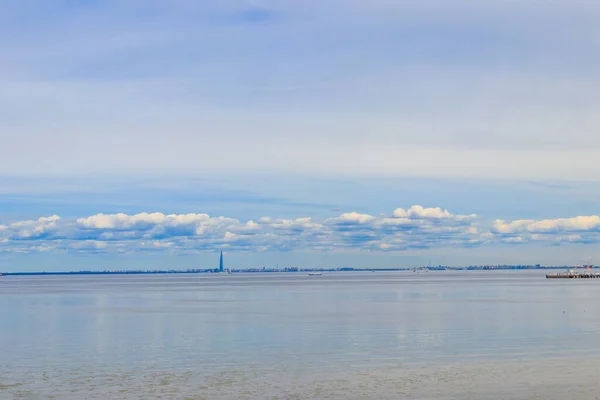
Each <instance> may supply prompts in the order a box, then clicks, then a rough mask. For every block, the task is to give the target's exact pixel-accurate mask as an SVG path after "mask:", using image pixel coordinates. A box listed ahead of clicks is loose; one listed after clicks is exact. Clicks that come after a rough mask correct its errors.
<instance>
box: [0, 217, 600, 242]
mask: <svg viewBox="0 0 600 400" xmlns="http://www.w3.org/2000/svg"><path fill="white" fill-rule="evenodd" d="M598 242H600V217H598V216H595V215H591V216H578V217H573V218H557V219H541V220H534V219H522V220H514V221H504V220H499V219H498V220H494V221H491V222H490V223H489V224H488V223H486V222H484V221H483V220H482V218H481V217H478V216H476V215H475V214H453V213H451V212H450V211H448V210H445V209H442V208H439V207H432V208H426V207H422V206H419V205H415V206H412V207H410V208H407V209H403V208H397V209H395V210H394V211H393V212H392V213H391V215H380V216H374V215H370V214H365V213H358V212H347V213H343V214H341V215H339V216H337V217H332V218H326V219H323V220H316V219H314V218H311V217H300V218H295V219H281V218H273V217H262V218H258V219H252V220H247V221H241V220H239V219H236V218H228V217H223V216H219V217H212V216H210V215H208V214H204V213H198V214H196V213H188V214H164V213H160V212H153V213H139V214H124V213H118V214H95V215H91V216H87V217H82V218H71V219H70V218H65V219H61V218H60V217H58V216H56V215H53V216H50V217H42V218H39V219H37V220H24V221H17V222H13V223H10V224H5V225H0V251H3V252H6V251H12V252H20V253H27V252H40V251H50V250H55V251H65V252H69V251H74V252H90V253H104V252H114V253H134V252H145V251H169V252H174V253H185V252H197V251H203V250H216V249H228V250H231V251H248V252H263V251H291V250H299V251H349V250H358V251H405V250H411V249H430V248H439V247H459V248H460V247H462V248H468V247H478V246H483V245H511V244H527V243H540V244H546V245H552V246H555V245H561V244H569V243H580V244H585V243H598Z"/></svg>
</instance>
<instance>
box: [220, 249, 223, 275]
mask: <svg viewBox="0 0 600 400" xmlns="http://www.w3.org/2000/svg"><path fill="white" fill-rule="evenodd" d="M219 272H223V250H221V257H220V258H219Z"/></svg>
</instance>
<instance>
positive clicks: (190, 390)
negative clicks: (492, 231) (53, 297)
mask: <svg viewBox="0 0 600 400" xmlns="http://www.w3.org/2000/svg"><path fill="white" fill-rule="evenodd" d="M599 375H600V359H598V358H596V357H587V358H585V357H577V358H568V357H562V358H556V359H543V360H535V361H518V360H515V361H502V362H494V363H477V362H470V363H468V364H464V363H463V364H457V365H449V364H446V365H438V366H410V367H404V366H390V367H385V368H376V369H354V370H350V371H349V372H345V373H342V372H336V373H323V374H314V373H311V372H307V371H301V370H292V369H289V370H286V369H285V368H284V369H280V370H278V371H273V370H271V371H268V370H264V369H255V368H252V367H251V366H248V367H245V368H239V369H231V370H226V371H222V372H220V373H216V374H213V375H200V374H199V373H198V372H197V371H168V372H167V371H161V370H160V368H159V367H158V366H155V367H148V368H146V369H144V370H138V371H110V370H108V369H104V370H102V371H99V370H96V371H92V370H90V369H88V368H79V369H77V370H73V369H54V370H52V371H39V372H36V373H29V374H25V375H23V374H20V375H18V376H17V375H16V374H14V373H12V372H11V371H10V370H9V369H0V399H140V398H144V399H189V400H192V399H420V400H426V399H478V400H485V399H540V400H541V399H557V400H558V399H561V400H563V399H600V385H599V384H598V379H597V377H598V376H599Z"/></svg>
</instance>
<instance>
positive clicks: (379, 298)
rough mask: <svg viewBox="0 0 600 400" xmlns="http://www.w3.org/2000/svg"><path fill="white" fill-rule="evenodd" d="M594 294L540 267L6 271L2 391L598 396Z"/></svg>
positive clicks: (44, 394) (591, 287)
mask: <svg viewBox="0 0 600 400" xmlns="http://www.w3.org/2000/svg"><path fill="white" fill-rule="evenodd" d="M598 304H600V281H595V280H590V281H587V280H578V281H572V280H546V279H545V278H544V272H543V271H465V272H442V271H440V272H433V271H432V272H428V273H421V274H416V273H412V272H389V273H387V272H386V273H383V272H381V273H380V272H375V273H371V272H368V273H359V272H350V273H343V272H336V273H325V274H324V275H322V276H308V275H306V274H303V273H287V274H274V273H266V274H234V275H216V274H192V275H141V276H140V275H137V276H131V275H129V276H114V275H112V276H111V275H105V276H70V277H64V276H55V277H52V276H44V277H2V278H0V324H1V325H0V344H1V346H0V398H1V399H4V398H6V399H12V398H22V399H29V398H31V399H40V398H41V399H46V398H59V399H81V398H99V399H106V398H111V399H112V398H115V399H137V398H164V399H171V398H172V399H184V398H189V399H202V398H206V399H215V398H227V399H229V398H240V399H263V398H273V399H277V398H281V399H288V398H289V399H294V398H298V399H307V398H315V399H321V398H331V399H338V398H339V399H352V398H356V399H362V398H378V399H384V398H390V399H391V398H406V399H413V398H414V399H427V398H436V399H437V398H448V399H450V398H461V399H470V398H472V399H507V398H515V399H521V398H523V399H529V398H540V399H542V398H543V399H551V398H556V399H559V398H560V399H564V398H585V399H588V398H592V399H593V398H595V397H594V396H595V394H594V393H595V392H596V391H597V390H598V389H600V387H599V385H598V384H597V383H596V382H597V380H596V377H597V376H598V373H599V372H600V371H599V369H600V362H599V361H600V344H599V343H600V342H599V341H598V339H599V333H600V313H599V312H598V311H597V310H598V307H597V305H598ZM536 396H537V397H536ZM574 396H576V397H574Z"/></svg>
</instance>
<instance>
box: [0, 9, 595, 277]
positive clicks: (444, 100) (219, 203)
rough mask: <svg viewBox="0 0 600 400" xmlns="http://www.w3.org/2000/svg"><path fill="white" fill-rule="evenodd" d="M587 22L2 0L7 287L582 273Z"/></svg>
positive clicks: (580, 14) (589, 199)
mask: <svg viewBox="0 0 600 400" xmlns="http://www.w3.org/2000/svg"><path fill="white" fill-rule="evenodd" d="M599 14H600V6H598V5H595V4H594V3H592V2H587V1H586V2H584V1H569V2H566V1H557V2H549V3H546V4H542V3H540V2H521V3H508V2H504V1H495V0H490V1H486V2H475V1H469V0H452V1H436V0H431V1H390V0H373V1H370V2H364V1H354V0H346V1H341V0H330V1H324V2H319V3H318V4H317V3H314V2H300V1H296V0H289V1H285V2H282V1H235V0H232V1H229V2H217V1H210V0H209V1H189V0H188V1H184V0H178V1H170V2H166V1H153V0H147V1H136V0H131V1H27V0H24V1H19V2H13V1H2V0H0V44H1V45H2V48H3V52H2V54H0V84H1V85H2V90H1V91H0V140H1V143H2V146H0V270H32V269H36V270H39V269H80V268H84V267H86V266H88V267H90V268H106V267H115V268H123V267H128V266H135V267H143V266H146V265H148V266H151V265H155V264H160V265H162V264H169V265H175V266H177V265H182V266H188V265H206V264H211V263H213V261H214V260H213V259H214V258H215V256H214V254H215V252H216V251H217V249H218V248H224V249H225V250H226V253H227V254H228V259H229V260H231V262H232V263H233V264H235V266H255V265H262V264H269V265H270V264H277V263H278V264H294V263H299V264H303V265H311V264H319V265H329V264H335V265H351V264H352V265H354V264H357V265H369V266H371V265H372V266H392V265H403V266H404V265H412V264H418V263H421V264H423V263H427V262H428V261H429V260H430V259H431V260H432V262H434V263H447V264H462V263H505V262H536V263H537V262H539V263H550V264H556V263H558V264H563V263H581V262H583V261H585V259H586V258H587V257H588V256H592V257H594V256H597V253H598V252H597V250H596V249H595V247H596V243H597V242H598V239H600V236H598V233H597V232H598V231H599V229H600V223H599V222H598V221H596V218H597V217H594V216H595V215H596V214H598V209H597V208H598V207H597V205H596V202H595V199H596V198H598V194H600V193H599V192H600V184H599V183H598V182H599V178H600V177H599V176H598V174H599V173H598V171H599V169H598V168H597V162H598V161H597V154H598V149H599V147H600V135H598V134H597V132H598V127H599V126H600V120H599V117H598V115H600V113H598V112H597V111H598V105H599V104H600V94H599V93H600V91H599V90H598V89H599V86H600V85H599V84H598V82H599V80H598V74H599V72H598V71H597V68H595V66H596V65H598V61H599V60H598V58H599V57H600V56H599V55H598V52H597V51H595V49H596V48H597V44H598V41H599V40H600V28H598V27H597V20H598V17H599V16H600V15H599ZM413 206H421V207H422V208H419V207H417V208H412V210H413V211H412V212H411V211H410V210H411V207H413ZM437 208H439V210H437ZM397 209H402V210H404V212H405V213H406V215H404V214H402V212H396V213H394V210H397ZM415 210H416V211H415ZM419 210H421V211H419ZM445 210H447V211H448V213H447V214H446V213H444V211H445ZM119 213H122V214H124V216H120V217H116V216H115V214H119ZM144 213H146V214H144ZM153 213H159V214H153ZM98 214H103V216H102V218H104V219H103V220H102V221H103V222H102V223H98V221H99V220H100V217H99V216H98ZM205 214H207V215H208V218H209V219H208V220H207V219H206V218H205V217H204V216H203V215H205ZM473 214H475V215H476V216H472V215H473ZM54 215H56V216H58V217H60V219H56V218H54V219H53V218H51V217H52V216H54ZM148 215H152V217H148ZM169 215H171V216H169ZM183 215H188V216H187V217H186V218H187V219H185V218H183ZM361 216H362V217H361ZM367 216H368V217H367ZM578 216H579V217H580V218H575V217H578ZM219 217H224V219H222V220H218V218H219ZM39 218H42V220H40V219H39ZM90 218H91V219H90ZM182 218H183V219H182ZM261 218H262V221H263V222H260V221H261ZM265 218H267V219H265ZM309 218H310V222H307V221H308V220H307V219H309ZM365 218H366V219H365ZM497 220H501V222H499V221H497ZM85 221H94V223H86V222H85ZM107 221H108V222H107ZM223 221H226V222H223ZM249 221H252V222H253V223H256V224H257V226H253V225H252V224H250V225H252V226H253V228H252V229H249V228H248V226H249V225H248V224H249ZM277 221H279V222H277ZM342 221H343V223H342ZM390 226H394V227H395V228H393V229H392V228H390ZM400 226H402V229H400V228H399V227H400ZM244 227H245V228H244Z"/></svg>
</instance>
